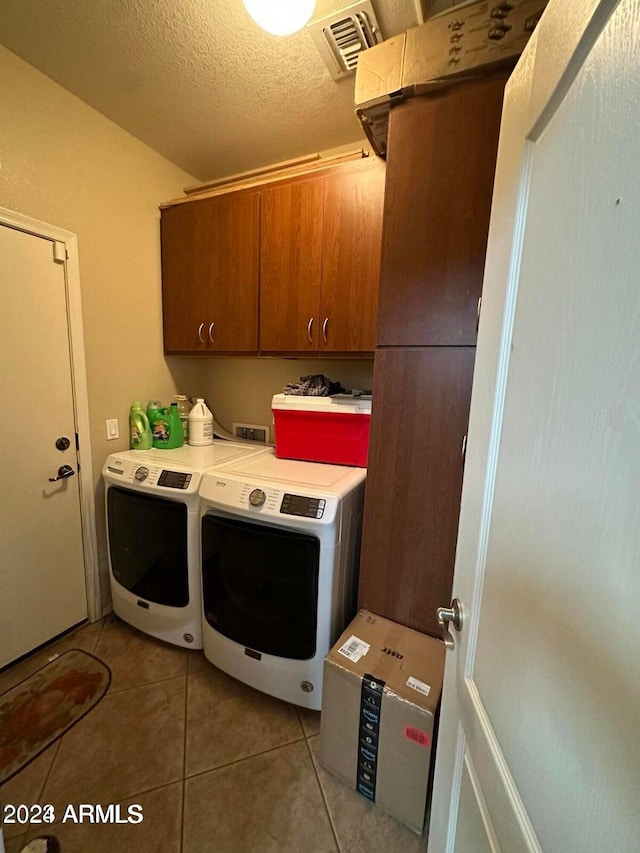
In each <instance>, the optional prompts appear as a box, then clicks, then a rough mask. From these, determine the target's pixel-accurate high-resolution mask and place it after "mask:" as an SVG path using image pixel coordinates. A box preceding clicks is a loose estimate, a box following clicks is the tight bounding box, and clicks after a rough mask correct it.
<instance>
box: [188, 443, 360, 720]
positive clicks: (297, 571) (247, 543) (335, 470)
mask: <svg viewBox="0 0 640 853" xmlns="http://www.w3.org/2000/svg"><path fill="white" fill-rule="evenodd" d="M365 477H366V471H365V470H364V469H363V468H348V467H343V466H339V465H324V464H320V463H316V462H297V461H293V460H289V459H276V457H275V455H274V453H273V452H272V451H271V452H268V453H266V454H262V455H260V456H259V457H258V456H256V457H254V458H244V459H239V460H232V461H230V462H229V463H227V464H225V465H223V466H222V467H221V468H219V469H217V470H216V471H215V472H209V473H207V474H205V476H204V477H203V478H202V484H201V487H200V500H201V512H202V591H203V600H202V604H203V614H204V618H203V640H204V653H205V656H206V657H207V658H208V660H209V661H211V663H213V664H215V665H216V666H217V667H219V668H220V669H222V670H224V672H226V673H228V674H229V675H232V676H234V677H235V678H237V679H239V680H240V681H243V682H244V683H246V684H249V685H251V686H252V687H255V688H256V689H258V690H261V691H263V692H264V693H268V694H270V695H271V696H276V697H278V698H279V699H284V700H286V701H287V702H292V703H294V704H296V705H300V706H302V707H305V708H311V709H314V710H319V709H320V705H321V699H322V667H323V660H324V658H325V656H326V654H327V652H328V651H329V649H330V648H331V646H332V645H333V643H334V642H335V641H336V639H337V638H338V636H339V635H340V633H341V632H342V631H343V630H344V628H345V626H346V625H347V624H348V623H349V621H350V620H351V619H352V618H353V615H354V614H355V611H356V600H357V571H358V566H359V558H360V535H361V528H362V511H363V504H364V486H365Z"/></svg>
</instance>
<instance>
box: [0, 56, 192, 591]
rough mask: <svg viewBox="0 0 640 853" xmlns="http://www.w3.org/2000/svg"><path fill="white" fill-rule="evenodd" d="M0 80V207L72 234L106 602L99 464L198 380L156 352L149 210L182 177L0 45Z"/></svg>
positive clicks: (175, 191)
mask: <svg viewBox="0 0 640 853" xmlns="http://www.w3.org/2000/svg"><path fill="white" fill-rule="evenodd" d="M0 80H1V81H2V83H1V84H0V115H1V116H2V119H1V120H0V206H2V207H5V208H9V209H10V210H13V211H16V212H18V213H21V214H24V215H26V216H30V217H33V218H35V219H40V220H43V221H45V222H47V223H50V224H52V225H56V226H58V227H60V228H65V229H67V230H69V231H73V232H75V233H76V234H77V236H78V251H79V263H80V279H81V290H82V314H83V323H84V336H85V354H86V363H87V383H88V394H89V409H90V422H91V445H92V461H93V473H94V478H95V482H96V511H97V525H98V543H99V556H100V573H101V587H102V590H103V604H106V603H108V601H109V595H108V584H107V568H106V567H107V561H106V549H105V535H104V513H103V490H102V486H101V481H100V470H101V468H102V465H103V462H104V459H105V457H106V456H107V454H108V453H111V452H113V451H115V450H120V449H123V448H126V447H127V446H128V434H127V431H128V409H129V405H130V403H131V401H132V400H134V399H136V398H142V399H148V398H149V397H159V398H161V399H165V400H169V399H170V397H171V395H172V394H174V393H175V391H176V389H177V387H178V386H179V387H182V386H183V385H188V384H192V377H194V376H197V375H198V374H199V373H200V372H201V371H202V365H201V364H200V363H199V362H196V361H194V360H191V359H189V360H180V361H178V360H175V361H174V363H172V364H171V365H170V366H169V365H167V363H166V362H165V360H164V357H163V353H162V325H161V318H162V313H161V301H160V256H159V228H158V221H159V214H158V204H159V203H160V202H161V201H163V200H166V199H169V198H174V197H175V196H177V195H180V194H181V192H182V187H184V186H185V185H187V184H190V183H193V177H191V176H190V175H188V174H186V173H185V172H182V171H181V170H180V169H177V168H176V167H175V166H173V165H172V164H171V163H169V162H168V161H167V160H165V159H163V158H162V157H160V156H159V155H157V154H155V153H154V152H152V151H151V150H150V149H149V148H147V147H146V146H144V145H142V144H141V143H140V142H138V141H137V140H136V139H134V138H133V137H132V136H130V135H129V134H128V133H125V132H124V131H123V130H121V129H120V128H119V127H117V126H116V125H115V124H113V123H112V122H110V121H108V120H107V119H106V118H104V117H103V116H102V115H100V114H99V113H97V112H96V111H95V110H93V109H91V108H90V107H88V106H87V105H86V104H84V103H83V102H82V101H80V100H79V99H78V98H76V97H75V96H73V95H71V94H70V93H68V92H67V91H66V90H64V89H62V88H61V87H60V86H58V85H57V84H56V83H53V82H52V81H51V80H50V79H48V78H47V77H45V76H44V75H42V74H41V73H40V72H38V71H36V70H35V69H34V68H32V67H31V66H29V65H27V64H26V63H25V62H23V61H22V60H21V59H19V58H18V57H16V56H15V55H14V54H12V53H10V52H9V51H7V50H5V49H4V48H2V47H0ZM193 384H197V382H193ZM106 418H118V419H119V422H120V436H121V437H120V439H119V440H118V441H110V442H107V441H106V433H105V419H106Z"/></svg>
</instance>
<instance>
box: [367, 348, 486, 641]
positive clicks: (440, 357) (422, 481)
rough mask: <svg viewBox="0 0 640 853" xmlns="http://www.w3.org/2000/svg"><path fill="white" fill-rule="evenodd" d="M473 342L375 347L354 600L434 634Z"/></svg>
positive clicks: (443, 596) (450, 556) (456, 499)
mask: <svg viewBox="0 0 640 853" xmlns="http://www.w3.org/2000/svg"><path fill="white" fill-rule="evenodd" d="M474 354H475V350H474V348H473V347H425V348H423V349H390V350H378V351H377V352H376V356H375V361H374V372H373V387H374V396H373V410H372V417H371V441H370V446H369V466H368V471H367V489H366V495H365V509H364V526H363V535H362V559H361V565H360V586H359V595H358V603H359V606H360V607H365V608H367V609H368V610H372V611H373V612H374V613H378V614H380V615H381V616H385V617H386V618H388V619H391V620H393V621H394V622H399V623H401V624H403V625H408V626H409V627H411V628H414V629H416V630H418V631H422V632H424V633H427V634H432V635H434V636H439V632H438V624H437V620H436V608H437V607H440V606H442V605H443V604H448V602H449V601H450V594H451V585H452V580H453V566H454V559H455V548H456V537H457V526H458V514H459V511H460V494H461V489H462V469H463V456H462V448H463V439H464V436H465V434H466V430H467V422H468V417H469V403H470V399H471V380H472V376H473V362H474Z"/></svg>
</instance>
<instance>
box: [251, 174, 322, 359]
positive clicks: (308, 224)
mask: <svg viewBox="0 0 640 853" xmlns="http://www.w3.org/2000/svg"><path fill="white" fill-rule="evenodd" d="M323 187H324V179H323V178H315V179H310V180H300V181H295V182H291V183H286V184H281V185H278V186H274V187H270V188H268V189H265V190H263V191H262V235H261V265H260V349H261V350H262V351H263V352H317V350H318V333H319V329H318V309H319V305H320V275H321V270H322V202H323Z"/></svg>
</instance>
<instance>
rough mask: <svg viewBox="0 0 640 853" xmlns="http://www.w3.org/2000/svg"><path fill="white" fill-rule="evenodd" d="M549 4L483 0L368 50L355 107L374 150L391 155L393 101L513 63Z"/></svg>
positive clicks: (360, 62) (541, 0)
mask: <svg viewBox="0 0 640 853" xmlns="http://www.w3.org/2000/svg"><path fill="white" fill-rule="evenodd" d="M547 2H548V0H509V2H501V0H478V2H476V3H468V4H465V5H463V6H455V7H454V8H453V9H450V10H446V11H444V12H442V13H440V14H439V15H436V16H434V17H432V18H429V19H428V20H427V21H426V22H425V23H424V24H421V25H420V26H418V27H412V28H411V29H409V30H407V31H406V32H405V33H401V34H400V35H398V36H394V37H393V38H391V39H387V40H386V41H383V42H381V43H380V44H377V45H375V46H374V47H372V48H370V49H369V50H366V51H363V52H362V54H361V55H360V56H359V58H358V66H357V68H356V82H355V106H356V114H357V116H358V118H359V119H360V121H361V122H362V126H363V129H364V131H365V133H366V135H367V137H368V138H369V141H370V142H371V145H372V147H373V149H374V151H375V152H376V153H377V154H379V155H380V156H382V157H384V156H385V154H386V149H387V135H388V124H389V109H390V106H391V105H392V104H393V103H396V102H398V101H402V100H404V99H406V98H410V97H414V96H416V95H423V94H426V93H428V92H430V91H436V90H437V89H441V88H443V87H444V86H450V85H451V84H452V83H454V82H456V81H464V80H469V79H474V78H477V77H478V76H482V75H483V74H487V73H489V72H491V71H493V70H497V69H499V68H501V67H509V66H513V65H514V64H515V62H516V60H517V58H518V57H519V56H520V54H521V53H522V51H523V50H524V48H525V46H526V44H527V42H528V41H529V38H530V37H531V33H532V32H533V30H534V29H535V26H536V24H537V22H538V20H539V18H540V17H541V15H542V13H543V12H544V9H545V6H546V5H547Z"/></svg>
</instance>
